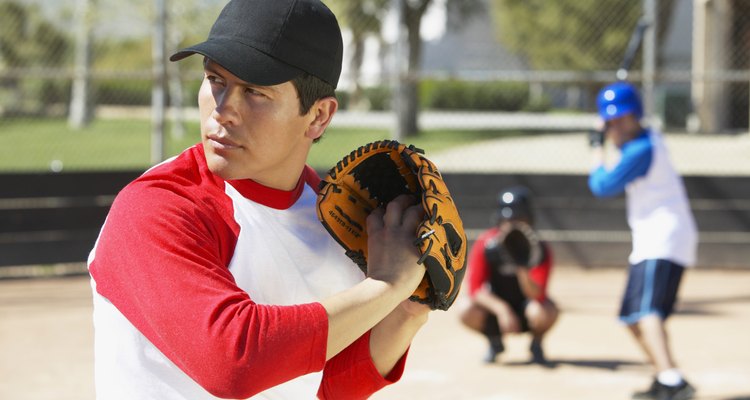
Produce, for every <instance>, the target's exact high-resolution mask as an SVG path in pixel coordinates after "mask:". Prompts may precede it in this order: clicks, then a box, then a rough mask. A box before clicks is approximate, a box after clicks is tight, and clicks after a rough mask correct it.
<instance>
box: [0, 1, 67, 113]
mask: <svg viewBox="0 0 750 400" xmlns="http://www.w3.org/2000/svg"><path fill="white" fill-rule="evenodd" d="M0 27H2V35H0V70H2V71H3V72H4V73H3V77H2V78H0V79H1V80H0V87H3V88H7V89H8V90H9V91H11V92H12V93H13V94H12V95H11V96H7V98H9V99H12V102H10V103H8V104H0V107H5V108H7V109H8V110H11V111H14V112H24V111H25V110H23V107H24V105H25V104H26V97H27V96H26V90H25V88H24V87H23V85H22V84H23V80H22V79H20V78H21V77H22V75H21V73H22V72H25V71H28V70H29V69H34V68H53V67H59V66H62V65H63V64H64V62H65V61H66V59H67V57H68V55H69V51H68V50H69V48H70V41H69V39H68V37H66V36H65V35H64V34H63V33H62V32H61V31H60V30H59V29H58V28H57V27H56V26H55V25H53V24H52V23H51V22H50V21H48V20H46V19H44V18H43V16H42V13H41V12H40V11H39V8H38V7H36V6H30V5H24V4H21V3H19V2H16V1H0ZM59 90H60V88H59V87H56V86H55V84H54V83H53V82H51V81H44V82H42V83H41V86H40V87H37V90H36V91H35V93H34V94H35V95H37V96H47V97H40V98H39V99H34V100H35V102H34V103H35V104H36V107H37V108H39V109H38V110H35V111H42V110H43V108H44V104H45V102H47V101H52V100H53V98H54V97H56V95H55V96H52V94H56V93H58V92H59ZM3 97H6V96H3ZM26 111H27V110H26Z"/></svg>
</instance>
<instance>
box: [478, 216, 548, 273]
mask: <svg viewBox="0 0 750 400" xmlns="http://www.w3.org/2000/svg"><path fill="white" fill-rule="evenodd" d="M487 251H488V253H490V254H488V261H491V259H496V263H498V264H500V271H501V272H502V273H503V274H514V273H515V272H516V269H517V268H519V267H520V268H530V267H534V266H536V265H539V263H541V262H542V260H543V259H544V246H543V245H542V242H541V240H540V239H539V235H537V233H536V231H535V230H534V229H533V228H532V227H531V226H530V225H529V224H526V223H524V222H513V223H511V224H508V225H506V226H504V227H503V228H502V229H501V230H500V232H498V236H497V237H496V238H495V240H493V241H491V242H488V243H487Z"/></svg>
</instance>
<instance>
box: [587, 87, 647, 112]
mask: <svg viewBox="0 0 750 400" xmlns="http://www.w3.org/2000/svg"><path fill="white" fill-rule="evenodd" d="M596 106H597V109H598V111H599V116H600V117H602V118H603V119H604V121H609V120H611V119H615V118H619V117H622V116H624V115H627V114H633V115H634V116H635V117H636V118H637V119H641V117H643V106H642V105H641V98H640V96H639V95H638V90H637V89H636V88H635V87H634V86H633V85H631V84H630V83H627V82H615V83H612V84H610V85H607V86H605V87H604V88H602V90H601V91H600V92H599V95H598V96H596Z"/></svg>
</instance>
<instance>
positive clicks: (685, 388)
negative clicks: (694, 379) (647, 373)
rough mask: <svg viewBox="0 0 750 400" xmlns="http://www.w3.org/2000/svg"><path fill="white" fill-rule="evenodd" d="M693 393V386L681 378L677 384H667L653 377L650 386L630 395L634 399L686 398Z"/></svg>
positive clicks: (666, 399) (675, 399)
mask: <svg viewBox="0 0 750 400" xmlns="http://www.w3.org/2000/svg"><path fill="white" fill-rule="evenodd" d="M694 394H695V388H694V387H693V386H692V385H690V383H688V382H687V381H685V380H683V381H682V382H681V383H680V384H679V385H677V386H667V385H664V384H662V383H660V382H659V381H658V380H656V379H654V381H653V382H652V383H651V387H649V388H648V390H646V391H643V392H636V393H634V394H633V397H631V398H632V399H634V400H688V399H692V398H693V395H694Z"/></svg>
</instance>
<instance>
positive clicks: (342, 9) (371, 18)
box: [327, 0, 391, 108]
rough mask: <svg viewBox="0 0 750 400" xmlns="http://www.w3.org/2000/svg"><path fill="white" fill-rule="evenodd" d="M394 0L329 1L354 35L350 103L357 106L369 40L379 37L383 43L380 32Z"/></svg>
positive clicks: (360, 97) (350, 68)
mask: <svg viewBox="0 0 750 400" xmlns="http://www.w3.org/2000/svg"><path fill="white" fill-rule="evenodd" d="M390 1H391V0H329V1H327V3H328V6H329V7H330V8H331V10H332V11H333V12H334V14H335V15H337V17H338V19H339V23H340V24H341V25H342V26H346V27H347V28H348V29H349V32H350V33H351V35H352V38H351V42H350V46H349V48H350V49H351V53H352V56H351V59H350V60H349V71H350V73H351V80H352V83H353V85H354V88H353V90H352V93H351V98H350V104H351V106H352V107H354V108H356V107H359V106H361V104H362V100H363V98H362V83H361V71H362V63H363V61H364V55H365V41H366V40H367V38H368V37H371V36H375V37H377V38H378V39H379V41H380V42H382V37H381V34H380V31H381V26H382V23H383V19H384V18H385V15H386V14H387V12H388V8H387V6H388V3H389V2H390Z"/></svg>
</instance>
